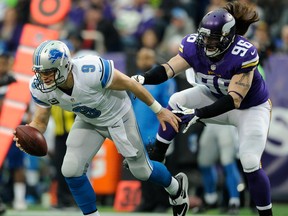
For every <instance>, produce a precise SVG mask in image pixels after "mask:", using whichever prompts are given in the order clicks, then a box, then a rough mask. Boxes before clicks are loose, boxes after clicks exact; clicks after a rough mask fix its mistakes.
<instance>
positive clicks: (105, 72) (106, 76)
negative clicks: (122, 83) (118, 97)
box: [99, 58, 114, 88]
mask: <svg viewBox="0 0 288 216" xmlns="http://www.w3.org/2000/svg"><path fill="white" fill-rule="evenodd" d="M99 59H100V62H101V67H102V70H101V72H102V73H101V77H100V81H101V86H102V88H107V87H109V86H110V84H111V82H112V80H113V75H114V63H113V61H112V60H106V59H103V58H99Z"/></svg>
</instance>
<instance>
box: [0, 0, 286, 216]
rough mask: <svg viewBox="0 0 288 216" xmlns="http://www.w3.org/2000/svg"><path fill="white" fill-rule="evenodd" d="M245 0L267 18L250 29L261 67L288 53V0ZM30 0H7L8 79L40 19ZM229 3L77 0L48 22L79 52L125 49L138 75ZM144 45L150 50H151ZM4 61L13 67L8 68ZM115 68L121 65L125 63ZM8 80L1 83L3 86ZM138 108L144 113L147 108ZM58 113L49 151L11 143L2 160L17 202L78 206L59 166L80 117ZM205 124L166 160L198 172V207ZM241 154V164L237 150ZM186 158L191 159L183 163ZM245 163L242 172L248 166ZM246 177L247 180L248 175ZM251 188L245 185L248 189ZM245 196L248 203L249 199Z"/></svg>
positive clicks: (4, 51) (2, 52) (0, 29)
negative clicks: (25, 34)
mask: <svg viewBox="0 0 288 216" xmlns="http://www.w3.org/2000/svg"><path fill="white" fill-rule="evenodd" d="M239 1H241V2H245V3H246V4H249V5H251V6H252V7H254V8H255V10H256V11H257V12H258V13H259V15H260V21H259V22H257V23H255V24H253V25H252V26H251V28H250V29H249V31H248V33H247V35H245V36H246V37H247V38H248V39H250V40H251V42H252V43H253V44H254V45H255V46H256V47H257V49H258V53H259V56H260V64H259V67H260V68H261V66H263V65H264V64H265V61H266V60H267V59H268V58H269V56H271V55H272V54H275V53H281V54H288V2H287V1H286V0H277V1H275V0H261V1H257V0H239ZM30 2H31V1H29V0H18V1H17V0H3V1H1V2H0V72H1V73H0V83H1V82H2V81H3V80H4V78H5V77H6V75H7V74H12V75H13V71H10V69H11V68H9V65H11V64H13V58H14V56H15V53H16V51H17V47H18V45H19V39H20V37H21V31H22V28H23V26H24V25H25V24H27V23H32V24H34V21H33V19H32V18H31V17H30ZM227 2H228V1H226V0H201V1H200V0H178V1H174V0H165V1H164V0H121V1H120V0H73V1H72V6H71V9H70V12H69V13H68V15H67V16H66V18H65V19H64V20H63V21H61V22H59V23H57V24H53V25H49V26H45V27H47V28H49V29H54V30H57V31H59V32H60V40H62V41H64V42H65V43H66V44H67V45H68V47H69V48H70V50H71V51H72V54H73V55H74V56H80V55H81V54H83V53H89V52H91V53H94V54H99V55H109V54H112V53H120V54H121V55H123V56H124V57H125V58H124V59H125V70H124V71H125V73H127V74H128V75H129V76H131V75H134V74H136V73H140V71H142V72H144V71H146V70H148V69H150V68H151V67H152V66H153V65H155V64H157V63H164V62H166V61H167V60H168V59H170V58H171V57H172V56H174V55H175V54H177V53H178V46H179V44H180V42H181V40H182V38H183V37H184V36H185V35H187V34H190V33H195V32H197V26H198V25H199V22H200V21H201V19H202V17H203V16H204V15H205V14H206V13H207V12H208V11H211V10H213V9H216V8H218V7H221V6H223V5H225V4H226V3H227ZM143 48H145V49H146V50H144V51H143ZM143 52H144V54H143ZM139 58H140V60H139ZM31 61H32V59H31ZM141 63H142V64H141ZM4 65H5V66H6V67H5V68H4V69H2V67H4ZM115 67H116V68H117V64H116V65H115ZM5 79H6V78H5ZM175 80H176V83H175V84H173V85H175V86H173V90H171V91H175V89H177V90H182V89H184V88H186V87H187V86H189V83H188V82H187V80H186V77H182V76H179V77H176V78H175ZM3 82H4V81H3ZM4 84H5V83H4ZM4 84H3V85H2V84H1V85H0V93H1V88H2V87H3V86H4ZM8 84H9V82H6V84H5V85H8ZM171 93H173V92H171ZM4 95H5V94H2V96H3V97H2V98H1V97H0V101H1V100H3V99H4ZM155 98H156V97H155ZM167 98H168V96H167ZM158 101H159V100H158ZM166 101H167V100H166ZM0 106H1V103H0ZM163 106H165V104H163ZM31 112H33V105H32V104H31V105H30V106H29V109H28V110H27V115H25V116H24V118H23V123H25V122H29V116H30V113H31ZM137 112H139V113H141V111H139V110H137ZM52 113H53V112H52ZM52 118H53V120H54V121H50V122H52V123H51V125H50V128H49V129H48V131H47V132H46V134H45V136H46V139H47V142H48V145H49V154H48V156H46V157H43V158H36V157H32V156H28V155H26V154H24V153H22V152H20V151H19V150H18V149H14V150H13V149H12V148H13V146H14V145H11V146H12V147H11V150H10V151H9V153H8V156H7V160H6V161H5V162H4V165H3V166H2V167H1V171H0V176H1V177H0V183H1V184H0V197H1V199H2V200H3V202H4V203H5V204H6V205H8V206H11V207H12V208H14V209H18V210H23V209H26V208H27V207H28V206H29V205H33V204H39V203H41V204H42V205H44V206H45V207H47V206H50V205H53V206H54V207H55V208H62V207H74V206H75V203H74V202H73V199H72V197H71V195H70V192H69V190H68V188H67V186H66V184H65V181H64V180H63V178H61V172H60V169H59V167H60V165H61V162H62V159H63V155H64V154H65V139H66V137H67V134H68V132H69V129H70V127H71V124H72V123H73V119H74V116H73V115H70V114H69V113H64V112H63V111H61V110H55V111H54V113H53V115H52ZM53 122H54V123H53ZM140 128H141V126H140ZM202 129H203V128H202V127H201V126H199V125H196V126H195V127H194V129H192V132H191V134H194V135H195V136H194V135H193V136H186V137H184V138H179V139H178V140H175V143H174V154H173V149H172V150H171V151H172V154H171V155H172V156H171V155H170V156H169V157H167V161H166V162H167V163H168V165H167V166H170V168H171V169H172V170H174V171H175V173H177V172H178V171H177V169H179V168H181V169H187V170H189V172H191V173H190V175H189V178H190V182H191V183H192V184H191V187H192V189H191V206H192V207H199V206H201V205H202V203H203V200H202V198H203V187H201V185H202V183H201V176H200V174H199V171H198V170H197V152H198V140H199V137H200V134H201V132H202ZM155 135H156V132H155ZM152 141H153V140H152ZM0 142H1V138H0ZM147 143H149V142H147ZM195 143H196V144H195ZM194 144H195V146H194ZM211 144H213V143H211ZM188 145H189V147H187V146H188ZM183 146H184V147H183ZM185 146H186V147H185ZM185 148H186V149H188V148H189V149H190V150H191V151H192V153H191V154H187V157H190V158H186V159H183V158H181V159H179V157H178V156H179V155H183V157H184V158H185ZM0 149H1V143H0ZM11 152H12V153H11ZM175 152H176V153H175ZM179 152H180V153H179ZM181 152H182V153H181ZM173 155H174V156H173ZM177 155H178V156H177ZM193 157H194V158H193ZM235 160H236V163H237V164H238V162H237V157H235ZM15 161H16V162H15ZM183 161H184V162H183ZM178 164H180V165H181V164H182V165H183V164H184V165H183V166H180V165H179V166H178ZM191 170H193V171H191ZM239 170H240V172H241V167H239ZM123 172H126V171H125V170H123ZM219 179H220V180H219V182H220V183H219V182H218V183H217V184H218V186H217V190H219V191H223V193H222V192H221V194H222V196H223V197H222V199H221V200H224V201H223V202H225V197H226V201H227V190H225V186H224V184H223V181H224V178H221V176H220V177H219ZM54 182H58V183H59V185H61V186H60V187H58V189H59V191H56V192H55V191H54V193H55V194H56V197H57V202H56V201H55V200H54V202H53V201H52V204H51V200H49V201H47V197H46V195H47V193H50V192H51V185H52V186H53V183H54ZM221 182H222V183H221ZM241 182H242V183H243V184H245V183H244V180H241ZM239 184H240V183H239ZM144 187H145V186H144ZM144 187H143V188H144ZM148 187H149V186H148ZM243 188H245V187H243ZM243 188H242V189H241V187H240V189H239V188H238V189H239V190H240V191H243V190H244V189H243ZM157 193H158V192H157ZM159 194H160V192H159ZM164 197H165V196H164ZM243 199H244V198H243ZM98 200H100V201H101V198H99V199H98ZM167 200H168V196H167ZM219 202H221V201H219ZM245 202H246V204H247V201H245ZM248 203H249V201H248ZM104 204H107V203H104ZM108 204H109V203H108ZM110 204H111V203H110ZM243 205H245V204H243ZM248 205H250V204H248ZM152 206H153V207H151V208H150V209H149V208H148V207H147V208H144V207H143V206H142V207H143V208H142V209H141V208H138V210H139V211H153V210H155V211H156V210H159V211H160V210H167V209H168V208H169V206H168V203H167V204H166V203H164V204H163V205H162V206H161V207H162V208H160V207H159V206H158V207H159V208H157V207H156V206H155V205H152ZM250 206H253V205H252V204H251V205H250ZM136 210H137V209H136ZM0 212H1V210H0Z"/></svg>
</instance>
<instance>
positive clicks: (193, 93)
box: [149, 86, 215, 162]
mask: <svg viewBox="0 0 288 216" xmlns="http://www.w3.org/2000/svg"><path fill="white" fill-rule="evenodd" d="M213 100H215V98H213V96H212V95H211V92H210V91H209V89H208V88H207V87H206V86H195V87H193V88H189V89H186V90H183V91H180V92H177V93H175V94H173V95H172V96H171V98H170V100H169V105H168V107H167V108H168V109H170V110H172V109H177V103H178V104H180V105H182V106H184V107H187V108H193V109H195V108H200V107H203V106H206V105H208V104H211V103H213ZM176 135H177V132H176V131H175V130H174V129H173V128H172V126H171V125H169V124H166V131H163V129H162V127H161V125H159V129H158V133H157V136H156V138H157V139H156V142H155V145H154V146H155V147H154V149H153V151H152V152H151V153H150V154H149V157H150V158H151V159H152V160H157V161H160V162H162V161H163V160H164V158H165V153H166V151H167V149H168V147H169V144H170V143H171V142H172V140H173V139H174V138H175V136H176Z"/></svg>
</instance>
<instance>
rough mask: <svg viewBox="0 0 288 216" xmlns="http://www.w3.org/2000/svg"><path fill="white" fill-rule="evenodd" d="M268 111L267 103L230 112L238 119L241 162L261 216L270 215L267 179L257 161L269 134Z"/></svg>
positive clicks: (270, 206)
mask: <svg viewBox="0 0 288 216" xmlns="http://www.w3.org/2000/svg"><path fill="white" fill-rule="evenodd" d="M270 110H271V107H270V104H269V103H268V102H267V103H264V104H262V105H259V106H257V107H253V108H250V109H249V110H242V111H241V110H235V111H231V112H234V113H233V116H234V120H235V121H238V124H237V128H238V134H239V141H240V146H239V156H240V160H241V164H242V167H243V169H244V173H245V176H246V178H247V181H248V187H249V191H250V195H251V198H252V200H253V201H254V203H255V204H256V208H257V209H258V212H259V215H260V216H272V204H271V192H270V181H269V178H268V176H267V175H266V173H265V172H264V170H263V169H262V168H261V163H260V160H261V156H262V153H263V151H264V148H265V144H266V139H267V134H268V128H269V121H270ZM231 114H232V113H231ZM231 117H232V116H231ZM232 118H233V117H232ZM235 118H237V119H235Z"/></svg>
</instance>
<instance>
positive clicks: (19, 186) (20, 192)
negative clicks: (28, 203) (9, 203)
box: [13, 182, 26, 202]
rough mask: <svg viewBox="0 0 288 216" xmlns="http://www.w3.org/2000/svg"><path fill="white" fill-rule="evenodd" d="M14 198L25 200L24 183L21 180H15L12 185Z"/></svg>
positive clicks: (18, 200)
mask: <svg viewBox="0 0 288 216" xmlns="http://www.w3.org/2000/svg"><path fill="white" fill-rule="evenodd" d="M13 190H14V200H15V201H16V202H25V195H26V185H25V183H22V182H16V183H14V185H13Z"/></svg>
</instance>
